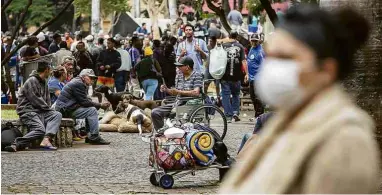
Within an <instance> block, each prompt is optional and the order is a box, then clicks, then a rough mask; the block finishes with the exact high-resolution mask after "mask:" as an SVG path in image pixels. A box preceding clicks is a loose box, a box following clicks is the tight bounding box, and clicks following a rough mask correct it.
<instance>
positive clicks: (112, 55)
mask: <svg viewBox="0 0 382 195" xmlns="http://www.w3.org/2000/svg"><path fill="white" fill-rule="evenodd" d="M106 65H109V66H110V69H106V68H105V70H101V69H100V67H101V66H106ZM119 67H121V54H119V52H118V51H117V50H115V49H106V50H103V51H102V52H101V53H100V55H99V57H98V59H97V68H98V71H99V72H98V73H99V74H98V75H99V76H105V77H113V76H114V74H115V72H116V70H117V69H118V68H119Z"/></svg>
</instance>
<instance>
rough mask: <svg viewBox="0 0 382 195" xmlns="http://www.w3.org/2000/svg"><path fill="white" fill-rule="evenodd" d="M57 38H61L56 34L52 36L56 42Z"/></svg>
mask: <svg viewBox="0 0 382 195" xmlns="http://www.w3.org/2000/svg"><path fill="white" fill-rule="evenodd" d="M57 38H61V35H59V34H57V33H56V34H54V35H53V39H54V40H56V39H57Z"/></svg>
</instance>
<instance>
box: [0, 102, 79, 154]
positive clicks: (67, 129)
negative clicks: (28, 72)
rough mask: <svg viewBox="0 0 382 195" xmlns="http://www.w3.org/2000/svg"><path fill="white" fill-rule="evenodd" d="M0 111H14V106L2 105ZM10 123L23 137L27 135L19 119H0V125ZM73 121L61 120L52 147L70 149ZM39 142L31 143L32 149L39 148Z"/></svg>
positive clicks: (25, 128)
mask: <svg viewBox="0 0 382 195" xmlns="http://www.w3.org/2000/svg"><path fill="white" fill-rule="evenodd" d="M1 109H2V110H3V109H4V110H15V109H16V105H15V104H2V105H1ZM7 122H11V123H12V124H13V125H15V126H17V127H20V128H19V129H20V130H21V132H22V134H23V135H25V134H27V133H28V129H27V127H26V126H25V125H23V124H22V123H21V121H20V120H19V119H1V125H4V124H6V123H7ZM74 125H75V121H74V120H73V119H71V118H63V119H62V120H61V124H60V130H59V131H58V132H57V135H56V137H55V139H54V140H53V145H55V146H56V147H59V148H68V147H72V142H73V134H72V130H74ZM40 142H41V140H36V141H35V142H34V143H32V145H31V146H32V147H35V146H39V145H40Z"/></svg>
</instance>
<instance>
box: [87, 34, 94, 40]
mask: <svg viewBox="0 0 382 195" xmlns="http://www.w3.org/2000/svg"><path fill="white" fill-rule="evenodd" d="M85 40H87V41H93V40H94V37H93V35H88V36H86V37H85Z"/></svg>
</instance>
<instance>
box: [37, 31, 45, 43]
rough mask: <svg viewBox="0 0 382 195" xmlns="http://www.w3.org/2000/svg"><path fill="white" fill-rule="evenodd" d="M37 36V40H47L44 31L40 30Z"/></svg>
mask: <svg viewBox="0 0 382 195" xmlns="http://www.w3.org/2000/svg"><path fill="white" fill-rule="evenodd" d="M36 37H37V39H38V40H37V42H42V41H44V40H45V35H44V33H43V32H40V33H39V34H38V35H37V36H36Z"/></svg>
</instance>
